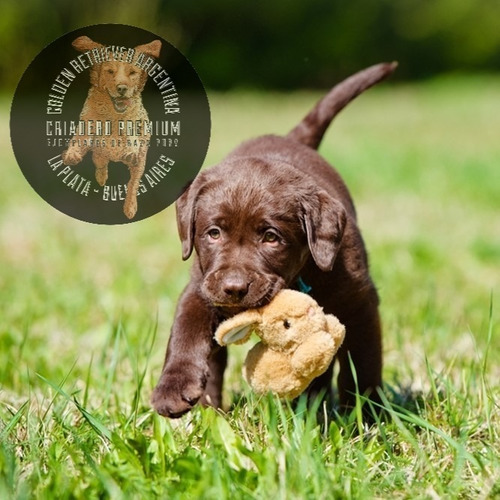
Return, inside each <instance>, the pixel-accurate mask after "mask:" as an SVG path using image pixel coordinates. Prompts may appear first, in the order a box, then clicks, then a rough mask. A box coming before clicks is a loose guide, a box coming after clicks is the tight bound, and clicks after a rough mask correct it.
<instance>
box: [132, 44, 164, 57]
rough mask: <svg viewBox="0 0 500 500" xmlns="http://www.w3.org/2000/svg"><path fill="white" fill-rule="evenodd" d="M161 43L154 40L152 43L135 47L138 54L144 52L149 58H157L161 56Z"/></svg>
mask: <svg viewBox="0 0 500 500" xmlns="http://www.w3.org/2000/svg"><path fill="white" fill-rule="evenodd" d="M160 49H161V42H160V40H153V41H152V42H149V43H145V44H144V45H138V46H137V47H135V50H136V52H143V53H144V54H146V55H147V56H151V57H154V58H157V57H158V56H159V55H160Z"/></svg>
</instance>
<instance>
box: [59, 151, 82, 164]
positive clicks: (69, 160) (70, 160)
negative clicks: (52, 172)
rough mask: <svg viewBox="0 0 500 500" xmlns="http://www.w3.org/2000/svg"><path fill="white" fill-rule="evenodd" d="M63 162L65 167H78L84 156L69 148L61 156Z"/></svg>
mask: <svg viewBox="0 0 500 500" xmlns="http://www.w3.org/2000/svg"><path fill="white" fill-rule="evenodd" d="M61 158H62V161H63V162H64V164H65V165H77V164H78V163H80V162H81V161H82V159H83V156H82V155H81V154H80V153H79V152H78V151H76V150H74V149H71V148H68V149H67V150H66V151H64V152H63V154H62V155H61Z"/></svg>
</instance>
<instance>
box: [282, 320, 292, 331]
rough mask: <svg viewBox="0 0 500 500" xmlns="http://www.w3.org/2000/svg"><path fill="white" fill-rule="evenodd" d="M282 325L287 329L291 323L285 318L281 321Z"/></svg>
mask: <svg viewBox="0 0 500 500" xmlns="http://www.w3.org/2000/svg"><path fill="white" fill-rule="evenodd" d="M283 326H284V327H285V328H286V329H287V330H288V329H289V328H290V327H291V326H292V325H291V324H290V321H288V320H287V319H285V321H283Z"/></svg>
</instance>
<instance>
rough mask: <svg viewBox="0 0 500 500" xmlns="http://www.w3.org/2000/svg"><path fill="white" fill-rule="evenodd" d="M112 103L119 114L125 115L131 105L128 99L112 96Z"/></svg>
mask: <svg viewBox="0 0 500 500" xmlns="http://www.w3.org/2000/svg"><path fill="white" fill-rule="evenodd" d="M110 97H111V102H112V103H113V106H114V108H115V111H116V112H117V113H124V112H125V111H127V108H128V107H129V105H130V99H129V98H128V97H121V96H119V97H113V96H111V95H110Z"/></svg>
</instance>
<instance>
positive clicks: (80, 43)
mask: <svg viewBox="0 0 500 500" xmlns="http://www.w3.org/2000/svg"><path fill="white" fill-rule="evenodd" d="M71 45H73V47H74V48H75V49H76V50H78V52H87V51H88V50H92V49H99V48H102V47H104V45H103V44H102V43H98V42H94V40H91V39H90V38H89V37H88V36H79V37H78V38H75V40H73V43H72V44H71Z"/></svg>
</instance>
